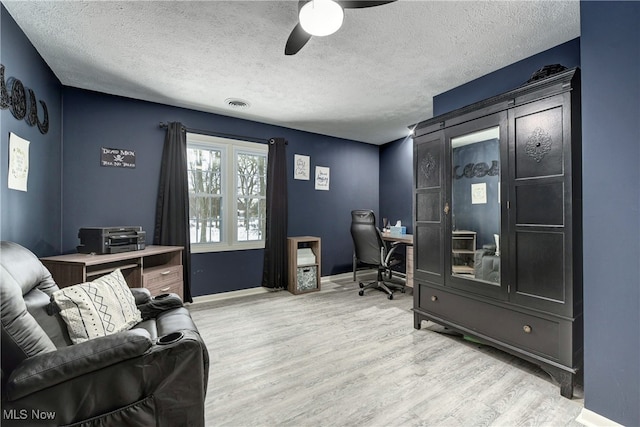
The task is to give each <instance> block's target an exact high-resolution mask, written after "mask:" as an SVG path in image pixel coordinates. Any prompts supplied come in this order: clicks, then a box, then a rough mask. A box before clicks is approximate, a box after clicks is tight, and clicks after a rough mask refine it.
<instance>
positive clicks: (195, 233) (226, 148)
mask: <svg viewBox="0 0 640 427" xmlns="http://www.w3.org/2000/svg"><path fill="white" fill-rule="evenodd" d="M267 150H268V147H267V145H266V144H257V143H252V142H246V141H238V140H233V139H227V138H220V137H214V136H207V135H200V134H193V133H187V170H188V176H189V228H190V231H191V251H192V252H213V251H225V250H241V249H256V248H264V239H265V225H266V210H267V208H266V194H267V189H266V187H267Z"/></svg>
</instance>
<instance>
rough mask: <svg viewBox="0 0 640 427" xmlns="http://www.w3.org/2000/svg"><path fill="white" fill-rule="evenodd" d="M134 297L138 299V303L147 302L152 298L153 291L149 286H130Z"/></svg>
mask: <svg viewBox="0 0 640 427" xmlns="http://www.w3.org/2000/svg"><path fill="white" fill-rule="evenodd" d="M130 289H131V293H132V294H133V297H134V298H135V299H136V305H141V304H144V303H146V302H147V301H149V300H150V299H151V292H149V289H147V288H130Z"/></svg>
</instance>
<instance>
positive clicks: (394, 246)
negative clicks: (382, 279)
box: [383, 241, 402, 267]
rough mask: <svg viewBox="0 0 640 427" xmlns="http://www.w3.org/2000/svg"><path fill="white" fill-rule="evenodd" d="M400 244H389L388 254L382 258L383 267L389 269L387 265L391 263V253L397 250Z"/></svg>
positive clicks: (395, 242)
mask: <svg viewBox="0 0 640 427" xmlns="http://www.w3.org/2000/svg"><path fill="white" fill-rule="evenodd" d="M401 243H402V242H397V241H394V242H392V243H391V249H390V250H389V252H387V256H386V257H384V258H383V260H384V266H385V267H389V263H390V261H391V258H393V253H394V252H395V251H396V249H398V246H399V245H400V244H401Z"/></svg>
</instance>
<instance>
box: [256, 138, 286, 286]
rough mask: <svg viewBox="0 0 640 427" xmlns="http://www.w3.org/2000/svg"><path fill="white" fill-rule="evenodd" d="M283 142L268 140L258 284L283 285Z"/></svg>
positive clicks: (284, 262) (284, 204)
mask: <svg viewBox="0 0 640 427" xmlns="http://www.w3.org/2000/svg"><path fill="white" fill-rule="evenodd" d="M286 146H287V141H286V140H285V139H284V138H271V139H270V140H269V160H268V164H267V226H266V237H265V245H264V267H263V270H262V286H264V287H266V288H273V289H286V288H287V150H286Z"/></svg>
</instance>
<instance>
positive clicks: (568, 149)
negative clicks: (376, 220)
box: [413, 69, 583, 398]
mask: <svg viewBox="0 0 640 427" xmlns="http://www.w3.org/2000/svg"><path fill="white" fill-rule="evenodd" d="M580 127H581V125H580V73H579V70H578V69H570V70H565V71H562V72H560V73H558V74H555V75H552V76H550V77H547V78H545V79H542V80H539V81H535V82H532V83H528V84H525V85H523V86H521V87H519V88H517V89H514V90H512V91H509V92H507V93H504V94H501V95H498V96H495V97H492V98H489V99H486V100H484V101H481V102H477V103H475V104H472V105H469V106H466V107H463V108H460V109H458V110H455V111H452V112H449V113H446V114H444V115H441V116H438V117H434V118H432V119H429V120H426V121H424V122H421V123H419V124H418V125H417V126H416V128H415V133H414V191H413V209H414V212H413V216H414V224H413V226H414V249H415V250H414V326H415V328H416V329H420V327H421V323H422V321H423V320H431V321H433V322H435V323H437V324H440V325H442V326H445V327H447V328H449V329H452V330H454V331H457V332H460V333H462V334H463V335H467V336H470V337H472V338H474V339H477V340H479V341H481V342H483V343H486V344H489V345H493V346H495V347H497V348H500V349H502V350H504V351H507V352H509V353H512V354H514V355H517V356H519V357H521V358H523V359H526V360H528V361H530V362H533V363H536V364H538V365H539V366H541V367H542V368H543V369H544V370H545V371H546V372H548V373H549V374H550V375H552V376H553V377H554V378H555V379H556V380H557V381H558V382H559V383H560V391H561V394H562V395H563V396H565V397H569V398H570V397H572V395H573V387H574V380H575V375H576V374H577V373H578V371H579V370H580V369H581V367H582V351H583V331H582V323H583V322H582V246H581V245H582V243H581V242H582V226H581V224H582V222H581V215H582V212H581V206H582V192H581V174H582V170H581V137H580Z"/></svg>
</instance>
